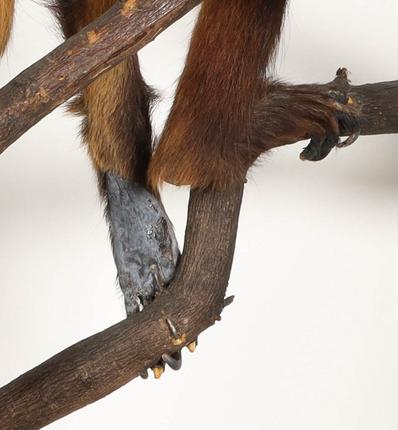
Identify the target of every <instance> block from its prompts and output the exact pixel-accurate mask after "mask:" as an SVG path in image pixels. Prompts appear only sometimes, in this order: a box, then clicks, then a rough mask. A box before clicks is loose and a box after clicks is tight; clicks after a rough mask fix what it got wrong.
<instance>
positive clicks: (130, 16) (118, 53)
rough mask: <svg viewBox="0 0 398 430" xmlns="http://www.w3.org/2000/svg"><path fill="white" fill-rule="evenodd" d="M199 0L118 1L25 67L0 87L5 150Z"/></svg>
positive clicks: (0, 142) (1, 148)
mask: <svg viewBox="0 0 398 430" xmlns="http://www.w3.org/2000/svg"><path fill="white" fill-rule="evenodd" d="M1 1H2V0H1ZM199 3H200V1H199V0H152V1H148V0H125V1H118V2H116V4H115V6H113V7H112V8H111V9H110V10H109V11H108V12H106V13H105V14H104V15H103V16H101V17H100V18H98V19H97V20H96V21H94V22H92V23H91V24H90V25H88V26H87V27H85V28H84V29H82V30H81V31H80V32H79V33H78V34H76V35H75V36H73V37H71V38H70V39H68V40H67V41H66V42H64V43H63V44H62V45H60V46H59V47H58V48H56V49H55V50H54V51H52V52H51V53H49V54H48V55H46V56H45V57H44V58H42V59H41V60H39V61H38V62H37V63H35V64H33V65H32V66H31V67H29V68H28V69H26V70H25V71H23V72H22V73H21V74H20V75H19V76H17V77H16V78H15V79H13V80H12V81H11V82H9V83H8V84H7V85H6V86H5V87H4V88H2V89H1V90H0V154H1V153H2V152H3V151H5V150H6V149H7V148H8V147H9V146H10V145H11V144H12V143H13V142H14V141H15V140H17V139H18V138H19V137H20V136H22V135H23V134H24V133H25V132H26V131H27V130H29V129H30V128H31V127H32V126H33V125H35V124H36V123H37V122H39V121H40V120H41V119H42V118H44V117H45V116H46V115H48V114H49V113H50V112H51V111H53V110H54V109H55V108H56V107H57V106H59V105H60V104H62V103H64V102H65V101H67V100H68V99H69V98H71V97H72V96H73V95H74V94H76V93H78V92H79V91H80V90H82V89H83V88H85V87H86V86H87V85H88V84H89V83H90V82H92V81H93V80H94V79H95V78H97V77H98V76H100V75H101V74H102V73H104V72H105V71H106V70H108V69H110V68H112V67H113V66H115V65H116V64H118V63H120V62H121V61H122V60H123V59H125V58H126V57H128V56H129V55H132V54H134V53H136V52H137V51H138V50H139V49H141V48H142V47H143V46H145V45H146V44H147V43H149V42H150V41H152V40H153V39H154V38H155V37H156V36H157V35H158V34H159V33H161V32H162V31H163V30H165V29H166V28H167V27H169V26H170V25H171V24H172V23H174V22H175V21H176V20H178V19H179V18H181V17H182V16H183V15H184V14H186V13H187V12H189V11H190V10H191V9H192V8H193V7H195V6H196V5H197V4H199Z"/></svg>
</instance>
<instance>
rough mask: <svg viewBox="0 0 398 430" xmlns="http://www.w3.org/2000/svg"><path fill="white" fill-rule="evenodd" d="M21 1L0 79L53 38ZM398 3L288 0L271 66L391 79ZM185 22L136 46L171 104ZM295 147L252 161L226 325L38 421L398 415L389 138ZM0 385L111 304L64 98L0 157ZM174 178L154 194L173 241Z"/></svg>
mask: <svg viewBox="0 0 398 430" xmlns="http://www.w3.org/2000/svg"><path fill="white" fill-rule="evenodd" d="M37 3H39V2H36V3H35V2H33V1H30V0H20V1H19V7H18V13H17V25H16V27H15V32H14V36H13V39H12V43H11V46H10V49H9V50H8V53H7V54H6V56H5V57H4V58H3V60H2V63H1V66H0V81H1V82H0V83H1V84H4V83H6V82H7V81H8V80H9V79H11V78H12V77H13V76H15V74H16V73H17V72H19V71H21V70H22V69H23V68H25V67H27V66H28V65H29V64H31V63H32V62H33V61H35V60H36V59H38V58H40V57H41V56H43V55H44V54H46V53H47V52H48V51H50V50H51V49H52V48H54V47H55V46H56V45H57V44H58V43H59V42H60V38H59V36H58V35H57V32H56V31H55V29H54V25H53V21H52V19H51V17H50V15H49V13H48V12H47V11H46V10H45V9H44V8H43V7H41V6H39V5H38V4H37ZM397 17H398V3H397V2H396V1H393V0H383V1H382V2H376V1H370V0H350V1H349V2H348V1H347V0H334V1H327V2H319V1H318V0H301V1H299V0H292V1H291V6H290V9H289V14H288V19H287V22H286V29H285V35H284V38H283V43H282V48H281V53H280V56H279V59H278V62H277V66H276V72H277V74H278V75H280V76H282V77H283V78H284V79H288V80H292V81H294V82H311V81H319V82H324V81H328V80H330V79H331V78H332V77H333V75H334V72H335V70H336V69H337V68H338V67H339V66H346V67H348V68H349V69H350V70H351V71H352V80H353V82H354V83H358V84H359V83H365V82H376V81H383V80H392V79H396V78H398V57H397V50H396V47H397V46H398V31H397V30H396V22H397ZM194 19H195V13H191V14H189V15H188V16H186V17H185V18H184V19H182V20H181V21H180V22H178V23H177V24H176V25H174V26H173V27H172V28H170V29H169V30H167V31H166V32H165V33H164V34H162V35H160V36H159V37H158V38H157V40H156V41H155V42H153V43H151V44H150V45H149V46H148V47H147V48H145V49H144V50H143V52H142V53H141V59H142V65H143V70H144V74H145V76H146V78H147V80H148V82H149V83H150V84H152V85H154V86H156V87H157V88H159V89H160V91H161V95H162V96H163V102H162V103H161V104H160V106H159V108H158V109H157V111H156V115H155V121H156V127H157V130H159V129H160V127H161V124H162V122H163V121H164V116H165V114H166V113H167V110H168V108H169V105H170V102H171V98H172V94H173V89H174V85H175V82H176V80H177V78H178V75H179V73H180V71H181V67H182V65H183V61H184V55H185V52H186V48H187V43H188V40H189V36H190V30H191V28H192V24H193V22H194ZM302 146H303V145H302V144H299V145H295V146H292V147H289V148H284V149H281V150H278V151H275V152H274V153H273V154H272V155H271V156H267V157H266V158H265V159H264V160H263V162H262V163H261V164H260V165H259V166H258V167H257V168H255V169H253V170H252V171H251V173H250V180H249V183H248V185H247V187H246V192H245V199H244V203H243V207H242V215H241V222H240V229H239V237H238V242H237V248H236V257H235V261H234V268H233V272H232V277H231V283H230V290H229V291H230V293H233V294H235V295H236V301H235V303H234V305H233V306H231V307H230V308H228V310H227V311H226V312H225V313H224V318H223V321H222V323H219V324H217V325H216V326H215V327H213V328H211V329H210V330H208V331H207V332H206V333H205V334H203V335H202V336H201V338H200V346H199V349H198V351H197V353H196V354H194V355H191V354H189V353H188V352H185V353H184V366H183V369H182V370H181V371H180V372H179V373H173V372H172V371H170V370H168V371H167V373H166V374H165V376H164V377H163V378H162V379H161V380H160V381H154V380H152V379H151V380H148V381H142V380H135V381H134V382H132V383H130V384H129V385H127V386H126V387H124V388H122V389H120V390H119V391H117V392H116V393H114V394H113V395H111V396H109V397H108V398H106V399H104V400H101V401H99V402H97V403H96V404H94V405H92V406H89V407H87V408H85V409H84V410H81V411H78V412H77V413H74V414H73V415H71V416H69V417H67V418H65V419H63V420H60V421H59V422H56V423H54V424H53V425H51V426H49V428H50V429H51V430H72V429H73V430H76V429H85V430H89V429H95V430H105V429H106V430H108V429H115V430H118V429H126V428H137V429H141V430H169V429H173V430H179V429H181V430H182V429H186V428H190V429H191V430H199V429H200V430H202V429H204V428H209V429H216V428H227V429H241V428H243V427H245V428H248V429H251V430H257V429H270V430H291V429H295V430H312V429H313V430H319V429H322V430H332V429H333V430H357V429H358V430H374V429H378V430H393V429H397V428H398V408H397V400H398V392H397V390H398V388H397V387H398V365H397V363H398V312H397V309H398V291H397V288H396V286H397V278H398V275H397V273H396V272H397V270H396V267H397V240H398V168H397V167H398V143H397V141H396V137H394V136H383V137H363V138H361V139H360V141H359V142H358V143H357V144H356V145H355V146H353V147H351V148H348V149H346V150H340V151H335V152H334V153H332V154H331V156H329V158H327V159H326V160H325V161H323V162H321V163H318V164H311V163H303V162H301V161H299V159H298V154H299V152H300V149H301V147H302ZM0 184H1V189H0V241H1V243H0V265H1V268H0V283H1V301H0V330H1V339H2V340H1V347H0V348H1V350H2V353H1V358H0V384H1V385H3V384H5V383H7V382H8V381H10V380H12V379H13V378H14V377H16V376H18V375H19V374H21V373H23V372H24V371H27V370H28V369H30V368H31V367H32V366H35V365H37V364H39V363H40V362H42V361H43V360H45V359H47V358H49V357H50V356H52V355H53V354H55V353H56V352H58V351H60V350H62V349H63V348H65V347H67V346H69V345H71V344H72V343H74V342H76V341H78V340H80V339H82V338H85V337H87V336H88V335H90V334H93V333H95V332H97V331H99V330H102V329H104V328H106V327H108V326H109V325H111V324H113V323H116V322H117V321H119V320H121V319H122V318H123V317H124V312H123V302H122V297H121V294H120V293H119V291H118V289H117V286H116V283H115V268H114V265H113V261H112V255H111V252H110V247H109V244H108V240H107V227H106V225H105V223H104V220H103V218H102V211H101V207H100V203H99V199H98V197H97V194H96V184H95V178H94V174H93V172H92V169H91V166H90V163H89V161H88V159H87V157H86V154H85V151H84V149H82V147H81V146H80V143H79V138H78V120H76V119H74V118H71V117H68V116H67V115H65V113H64V109H63V108H61V109H58V110H57V111H56V112H54V113H53V114H51V115H50V116H48V117H47V118H46V119H44V120H43V121H42V122H41V123H40V124H38V125H37V126H36V127H34V128H33V129H32V130H30V131H29V132H28V133H26V134H25V135H24V136H23V137H22V138H21V139H20V140H19V141H18V142H17V143H15V144H14V145H13V146H12V147H11V148H10V149H8V150H7V151H6V152H5V153H4V154H3V155H2V156H1V158H0ZM187 197H188V193H187V190H186V189H176V188H172V187H167V188H166V189H165V195H164V198H165V201H166V205H167V208H168V211H169V213H170V214H171V217H172V219H173V222H174V224H175V227H176V230H177V234H178V237H179V239H180V242H182V238H183V231H184V223H185V214H186V202H187Z"/></svg>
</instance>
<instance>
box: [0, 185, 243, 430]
mask: <svg viewBox="0 0 398 430" xmlns="http://www.w3.org/2000/svg"><path fill="white" fill-rule="evenodd" d="M242 193H243V186H239V187H237V188H235V189H233V190H230V191H228V192H210V191H208V192H192V193H191V199H190V205H189V211H188V222H187V230H186V239H185V247H184V249H185V252H184V254H183V256H182V259H181V263H180V265H179V269H178V272H177V275H176V278H175V280H174V281H173V283H172V284H171V286H170V288H169V289H168V290H167V291H166V292H165V293H164V294H162V295H161V296H160V297H159V298H158V299H157V300H156V301H155V302H154V303H153V304H152V305H150V306H148V307H147V308H145V309H144V310H143V311H142V312H141V313H138V314H136V315H134V316H132V317H131V318H128V319H127V320H125V321H122V322H120V323H119V324H116V325H115V326H113V327H110V328H108V329H107V330H105V331H103V332H101V333H98V334H96V335H94V336H92V337H90V338H88V339H86V340H83V341H81V342H79V343H77V344H76V345H74V346H71V347H70V348H68V349H66V350H65V351H63V352H61V353H60V354H58V355H56V356H54V357H53V358H51V359H50V360H48V361H46V362H44V363H43V364H41V365H40V366H38V367H36V368H34V369H33V370H31V371H29V372H27V373H25V374H24V375H22V376H20V377H19V378H18V379H16V380H15V381H13V382H11V383H10V384H8V385H6V386H5V387H3V388H2V389H1V390H0V405H1V408H0V428H1V429H2V430H3V429H4V430H5V429H7V430H9V429H15V430H16V429H18V430H34V429H39V428H41V427H43V426H45V425H48V424H50V423H51V422H53V421H55V420H57V419H59V418H61V417H63V416H65V415H67V414H69V413H71V412H73V411H75V410H77V409H79V408H82V407H83V406H86V405H88V404H90V403H92V402H95V401H96V400H98V399H100V398H102V397H104V396H106V395H107V394H109V393H111V392H112V391H114V390H116V389H117V388H119V387H121V386H122V385H124V384H126V383H127V382H129V381H130V380H132V379H133V378H135V377H136V376H138V375H139V373H140V372H141V371H142V370H143V369H144V368H147V367H149V366H151V365H153V364H155V361H156V359H155V358H156V357H157V358H158V357H160V356H161V355H162V353H164V352H169V353H171V352H175V351H177V350H178V349H179V348H181V346H182V345H184V344H187V343H188V342H189V341H192V340H193V339H195V338H196V337H197V336H198V335H199V333H200V332H202V331H203V330H205V329H206V328H208V327H209V326H211V325H212V324H214V322H215V321H216V320H217V319H218V318H219V316H220V313H221V311H222V309H223V306H224V296H225V291H226V288H227V284H228V278H229V273H230V269H231V264H232V258H233V253H234V246H235V238H236V231H237V225H238V217H239V209H240V205H241V198H242ZM167 318H168V319H169V320H170V321H172V322H173V323H174V325H175V327H176V329H177V332H178V337H177V338H176V337H174V336H173V335H172V333H171V331H170V328H169V326H168V324H167V320H166V319H167ZM154 359H155V360H154Z"/></svg>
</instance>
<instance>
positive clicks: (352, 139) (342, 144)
mask: <svg viewBox="0 0 398 430" xmlns="http://www.w3.org/2000/svg"><path fill="white" fill-rule="evenodd" d="M360 135H361V132H360V131H357V132H355V133H353V134H351V135H350V136H348V137H347V139H346V140H344V141H343V142H339V143H338V144H337V145H336V147H337V148H347V146H350V145H352V144H353V143H355V142H356V141H357V140H358V138H359V136H360Z"/></svg>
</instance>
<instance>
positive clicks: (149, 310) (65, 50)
mask: <svg viewBox="0 0 398 430" xmlns="http://www.w3.org/2000/svg"><path fill="white" fill-rule="evenodd" d="M199 2H200V1H199V0H152V1H147V0H125V1H123V2H121V1H119V2H117V4H116V5H115V6H114V7H113V8H112V9H110V10H109V11H108V12H107V13H106V14H105V15H103V16H102V17H100V18H99V19H98V20H97V21H95V22H93V23H92V24H90V25H89V26H88V27H86V28H85V29H83V30H82V31H81V32H80V33H78V34H77V35H75V36H74V37H72V38H71V39H69V40H67V41H66V42H65V43H64V44H62V45H61V46H60V47H58V48H56V49H55V50H54V51H53V52H51V53H50V54H48V55H47V56H46V57H44V58H43V59H42V60H40V61H38V62H37V63H36V64H34V65H33V66H31V67H30V68H28V69H27V70H25V71H24V72H22V73H21V74H20V75H19V76H18V77H17V78H15V79H14V80H12V81H11V82H10V83H9V84H8V85H6V86H5V87H4V88H3V89H1V90H0V130H1V131H0V153H1V152H3V151H5V150H6V149H7V148H8V147H9V146H10V145H11V144H12V143H13V142H14V141H15V140H16V139H17V138H18V137H20V136H21V135H22V134H23V133H25V132H26V131H27V130H28V129H29V128H30V127H32V126H33V125H34V124H36V123H37V122H38V121H40V120H41V119H42V118H43V117H44V116H46V115H47V114H48V113H50V112H51V111H52V110H53V109H54V108H55V107H57V106H59V105H60V104H61V103H63V102H65V101H66V100H68V99H69V98H70V97H71V96H73V95H74V94H76V93H77V92H79V91H80V90H82V89H83V88H85V87H86V86H87V85H88V84H89V83H90V82H92V81H93V80H94V79H95V78H96V77H98V76H99V75H100V74H101V73H103V72H104V71H106V70H108V69H109V68H111V67H113V66H115V65H116V64H117V63H119V62H120V61H122V60H123V59H124V58H126V57H127V56H129V55H132V54H133V53H135V52H136V51H137V50H138V49H140V48H141V47H143V46H144V45H145V44H146V43H148V42H149V41H150V40H152V39H153V38H154V37H156V35H157V34H158V33H159V32H161V31H162V30H163V29H165V28H166V27H167V26H169V25H170V24H171V23H172V22H174V21H175V20H176V19H178V18H180V17H181V16H182V15H183V14H184V13H186V12H188V11H189V10H190V9H192V8H193V7H194V6H195V5H197V4H198V3H199ZM333 84H336V82H334V83H333ZM343 84H344V88H345V89H346V90H347V92H348V93H349V94H350V95H352V96H353V97H355V99H356V100H357V101H359V102H360V103H361V109H362V114H361V118H360V122H361V130H362V134H383V133H397V132H398V117H397V111H398V109H397V108H398V101H397V100H398V81H394V82H385V83H377V84H367V85H361V86H350V85H349V83H348V82H345V83H343ZM331 85H332V84H326V85H311V87H312V88H313V89H314V88H315V89H317V90H319V91H327V90H328V89H329V88H330V87H331ZM242 192H243V185H241V186H238V187H236V188H235V189H231V190H228V191H225V192H216V191H210V190H208V191H203V192H198V191H196V192H192V193H191V198H190V206H189V213H188V220H187V231H186V239H185V247H184V254H183V256H182V258H181V263H180V265H179V268H178V271H177V275H176V278H175V280H174V281H173V283H172V284H171V286H170V288H169V289H168V290H167V291H165V292H164V293H163V294H162V295H161V296H160V297H158V298H157V300H156V301H155V302H154V303H153V304H151V305H150V306H148V307H146V308H145V309H144V310H143V311H142V312H141V313H139V314H136V315H134V316H133V317H131V318H129V319H128V320H125V321H122V322H120V323H119V324H116V325H115V326H113V327H110V328H108V329H107V330H105V331H103V332H101V333H98V334H96V335H94V336H92V337H90V338H88V339H86V340H83V341H81V342H79V343H77V344H76V345H73V346H72V347H70V348H68V349H66V350H65V351H63V352H61V353H59V354H57V355H56V356H54V357H52V358H51V359H49V360H48V361H46V362H45V363H43V364H41V365H39V366H38V367H36V368H34V369H33V370H31V371H29V372H27V373H25V374H24V375H22V376H20V377H19V378H17V379H16V380H15V381H12V382H11V383H9V384H8V385H6V386H5V387H3V388H2V389H0V405H1V408H0V428H1V429H18V430H25V429H26V430H28V429H29V430H34V429H39V428H41V427H43V426H45V425H48V424H50V423H51V422H53V421H55V420H57V419H59V418H61V417H63V416H65V415H67V414H69V413H71V412H73V411H75V410H77V409H79V408H82V407H84V406H86V405H88V404H90V403H92V402H95V401H96V400H98V399H100V398H102V397H104V396H106V395H107V394H109V393H111V392H112V391H114V390H116V389H117V388H119V387H121V386H122V385H124V384H126V383H127V382H129V381H130V380H132V379H133V378H135V377H136V376H138V375H139V374H140V372H141V371H142V370H143V369H145V368H147V367H149V366H151V365H153V364H155V362H156V361H157V360H158V358H159V357H160V356H161V355H162V354H163V353H165V352H167V353H173V352H175V351H177V350H178V349H180V348H181V347H182V346H183V345H185V344H187V343H189V342H190V341H192V340H193V339H195V338H196V337H197V336H198V335H199V333H201V332H202V331H203V330H205V329H206V328H207V327H209V326H210V325H212V324H214V322H215V321H216V320H217V319H218V318H219V315H220V313H221V311H222V309H223V306H224V295H225V291H226V287H227V284H228V278H229V274H230V269H231V264H232V258H233V252H234V245H235V238H236V232H237V226H238V217H239V209H240V205H241V199H242ZM170 322H172V324H174V325H175V327H176V329H177V332H178V336H176V335H175V334H173V333H172V332H171V330H170Z"/></svg>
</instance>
